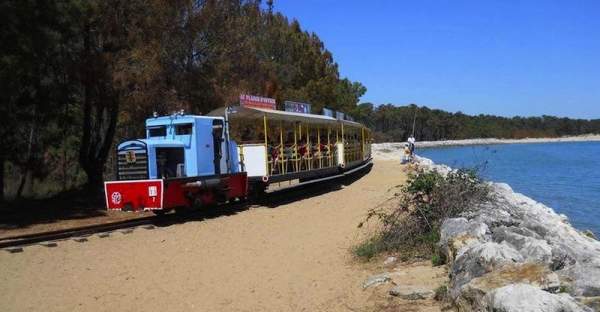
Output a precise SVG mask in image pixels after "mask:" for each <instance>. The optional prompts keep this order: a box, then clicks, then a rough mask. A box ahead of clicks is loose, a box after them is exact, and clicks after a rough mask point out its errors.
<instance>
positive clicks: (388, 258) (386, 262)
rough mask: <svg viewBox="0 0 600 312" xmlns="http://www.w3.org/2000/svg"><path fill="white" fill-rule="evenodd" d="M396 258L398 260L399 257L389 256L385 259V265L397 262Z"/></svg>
mask: <svg viewBox="0 0 600 312" xmlns="http://www.w3.org/2000/svg"><path fill="white" fill-rule="evenodd" d="M396 260H398V258H396V257H387V259H385V261H383V265H390V264H394V263H395V262H396Z"/></svg>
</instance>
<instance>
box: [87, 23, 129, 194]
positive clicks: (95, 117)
mask: <svg viewBox="0 0 600 312" xmlns="http://www.w3.org/2000/svg"><path fill="white" fill-rule="evenodd" d="M84 49H85V54H86V56H85V58H86V62H85V64H86V66H85V69H84V72H83V90H84V99H83V125H82V137H81V146H80V149H79V163H80V164H81V168H83V170H84V171H85V173H86V175H87V188H88V189H89V190H90V191H92V192H101V191H102V182H103V173H104V164H105V163H106V160H107V158H108V153H109V152H110V149H111V147H112V141H113V138H114V135H115V131H116V127H117V118H118V112H119V101H120V93H119V92H118V91H117V90H115V89H114V88H113V87H112V86H111V83H110V82H111V81H112V79H111V74H112V72H111V67H110V65H109V64H103V67H98V65H97V64H94V63H96V62H101V58H100V57H96V55H94V53H95V52H94V51H93V50H94V49H93V48H92V42H91V33H90V27H89V26H86V27H85V32H84ZM94 68H96V70H94ZM98 68H101V69H98Z"/></svg>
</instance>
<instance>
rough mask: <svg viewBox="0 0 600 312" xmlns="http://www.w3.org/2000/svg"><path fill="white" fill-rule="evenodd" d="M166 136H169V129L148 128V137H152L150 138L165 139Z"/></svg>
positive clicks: (164, 127) (160, 127) (161, 127)
mask: <svg viewBox="0 0 600 312" xmlns="http://www.w3.org/2000/svg"><path fill="white" fill-rule="evenodd" d="M165 136H167V127H166V126H159V127H152V128H148V137H150V138H154V137H165Z"/></svg>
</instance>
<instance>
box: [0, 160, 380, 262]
mask: <svg viewBox="0 0 600 312" xmlns="http://www.w3.org/2000/svg"><path fill="white" fill-rule="evenodd" d="M366 167H367V166H365V167H363V168H360V169H364V168H366ZM369 168H370V167H369ZM357 171H362V170H357ZM361 176H362V175H361ZM358 178H360V176H357V175H351V176H350V175H340V176H334V177H331V178H328V179H324V180H316V181H310V182H309V183H305V184H302V185H296V186H293V187H285V188H282V189H280V190H276V191H273V192H270V193H267V194H265V196H264V197H263V198H260V199H255V200H253V201H250V202H236V203H230V204H224V205H219V206H218V207H212V208H216V209H205V210H190V211H186V212H184V213H170V214H165V215H162V216H149V217H142V218H137V219H132V220H124V221H118V222H112V223H104V224H94V225H88V226H81V227H74V228H69V229H64V230H56V231H48V232H41V233H33V234H25V235H15V236H9V237H5V238H1V239H0V249H3V250H6V251H8V252H11V253H18V252H22V251H23V247H26V246H31V245H36V244H43V245H44V246H47V247H55V246H57V243H56V242H58V241H63V240H67V239H74V240H76V241H80V242H84V241H86V240H87V239H86V237H89V236H92V235H95V234H102V233H110V232H114V231H119V230H123V231H126V230H130V229H134V228H137V227H142V226H148V229H152V228H154V227H156V226H158V227H161V226H169V225H173V224H177V223H183V222H187V221H194V220H201V219H206V218H214V217H218V216H222V215H226V214H232V213H236V212H239V211H242V210H245V209H248V208H251V207H252V206H256V205H258V206H264V207H269V208H273V207H276V206H279V205H282V204H285V203H289V202H292V201H295V200H298V199H299V198H302V197H307V196H316V195H318V194H322V193H326V192H329V191H332V190H335V189H336V188H337V187H338V186H340V185H343V184H345V182H346V183H348V182H350V183H351V181H353V180H356V179H358ZM332 180H338V181H340V183H331V182H332ZM344 181H345V182H344ZM314 182H321V183H314ZM326 182H329V183H326ZM108 235H109V234H107V235H105V236H101V237H106V236H108Z"/></svg>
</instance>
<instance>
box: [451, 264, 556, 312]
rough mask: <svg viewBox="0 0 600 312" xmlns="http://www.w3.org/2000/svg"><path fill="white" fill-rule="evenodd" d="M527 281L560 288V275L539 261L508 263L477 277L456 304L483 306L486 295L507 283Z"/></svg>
mask: <svg viewBox="0 0 600 312" xmlns="http://www.w3.org/2000/svg"><path fill="white" fill-rule="evenodd" d="M518 283H526V284H529V285H532V286H535V287H538V288H541V289H543V290H547V291H551V292H555V291H558V290H559V288H560V281H559V278H558V275H557V274H556V273H554V272H551V271H550V270H549V269H548V268H547V267H546V266H543V265H541V264H537V263H519V264H513V265H506V266H503V267H501V268H499V269H497V270H494V271H492V272H490V273H487V274H485V275H482V276H480V277H476V278H474V279H472V280H471V281H470V282H468V283H467V284H465V285H463V286H462V287H461V289H460V295H459V296H458V297H457V298H456V304H457V306H459V307H460V308H461V310H467V311H468V310H472V309H473V307H474V306H475V307H476V306H483V305H484V303H483V300H484V297H485V295H487V294H488V293H490V292H491V291H493V290H495V289H497V288H500V287H504V286H506V285H511V284H518Z"/></svg>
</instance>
